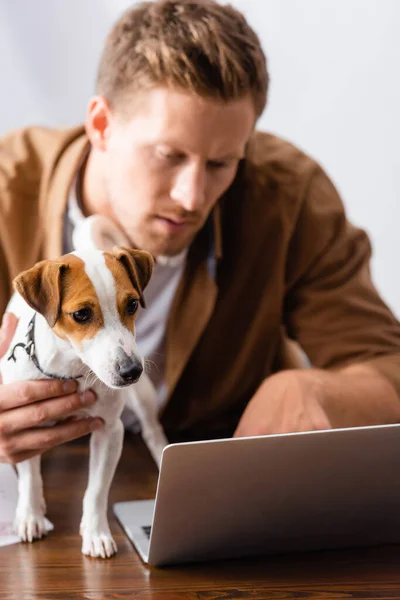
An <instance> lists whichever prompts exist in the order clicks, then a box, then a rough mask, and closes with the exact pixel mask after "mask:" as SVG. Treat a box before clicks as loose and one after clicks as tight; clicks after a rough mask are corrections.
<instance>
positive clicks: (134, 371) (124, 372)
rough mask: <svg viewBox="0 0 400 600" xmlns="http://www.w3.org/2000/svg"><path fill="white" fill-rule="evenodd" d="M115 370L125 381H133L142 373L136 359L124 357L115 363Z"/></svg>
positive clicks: (141, 368)
mask: <svg viewBox="0 0 400 600" xmlns="http://www.w3.org/2000/svg"><path fill="white" fill-rule="evenodd" d="M117 371H118V373H119V374H120V376H121V377H122V379H123V380H124V381H125V382H126V383H134V382H135V381H137V380H138V379H139V377H140V376H141V374H142V373H143V367H142V365H141V364H140V362H139V361H138V360H137V359H134V360H132V359H130V358H126V359H125V360H123V361H122V362H120V363H119V364H118V365H117Z"/></svg>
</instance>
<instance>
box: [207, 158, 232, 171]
mask: <svg viewBox="0 0 400 600" xmlns="http://www.w3.org/2000/svg"><path fill="white" fill-rule="evenodd" d="M229 166H230V164H229V163H227V162H224V161H222V160H209V161H208V168H209V169H226V167H229Z"/></svg>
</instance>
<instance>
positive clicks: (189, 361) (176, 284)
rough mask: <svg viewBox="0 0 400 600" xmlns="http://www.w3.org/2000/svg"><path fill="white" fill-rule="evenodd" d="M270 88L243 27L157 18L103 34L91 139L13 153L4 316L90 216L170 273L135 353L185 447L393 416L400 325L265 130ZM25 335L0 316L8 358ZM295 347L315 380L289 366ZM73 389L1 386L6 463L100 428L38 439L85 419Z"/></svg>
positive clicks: (342, 225) (350, 230) (286, 148)
mask: <svg viewBox="0 0 400 600" xmlns="http://www.w3.org/2000/svg"><path fill="white" fill-rule="evenodd" d="M267 90H268V74H267V69H266V63H265V57H264V54H263V52H262V50H261V48H260V44H259V40H258V38H257V36H256V35H255V33H254V32H253V31H252V29H251V28H250V27H249V26H248V24H247V23H246V21H245V20H244V18H243V16H242V15H241V14H240V13H238V12H237V11H235V10H234V9H233V8H231V7H229V6H221V5H219V4H217V3H216V2H214V1H213V0H203V1H197V2H192V1H189V0H160V1H158V2H148V3H143V4H139V5H136V6H134V7H133V8H132V9H131V10H130V11H128V12H127V13H126V14H125V15H124V16H123V17H122V18H121V19H120V21H119V22H118V23H117V24H116V25H115V27H114V28H113V30H112V31H111V33H110V34H109V37H108V39H107V42H106V45H105V49H104V53H103V56H102V58H101V61H100V67H99V73H98V79H97V90H96V92H97V93H96V96H94V97H93V98H92V99H91V101H90V103H89V107H88V112H87V117H86V122H85V130H86V133H85V131H84V130H83V129H80V128H79V129H75V130H73V131H49V130H44V129H38V128H34V129H28V130H25V131H22V132H16V133H13V134H11V135H10V136H8V137H6V138H5V139H4V140H3V141H2V143H1V147H0V167H1V168H0V211H1V220H0V239H1V247H0V277H1V281H2V286H1V291H0V312H1V313H2V312H3V311H4V310H5V307H6V303H7V301H8V298H9V296H10V294H11V280H12V278H13V277H14V276H15V275H16V274H17V273H18V272H19V271H21V270H22V269H25V268H28V267H29V266H31V265H32V264H34V262H36V261H37V260H38V259H40V258H55V257H57V256H58V255H60V254H61V253H62V252H63V251H69V250H71V249H72V242H71V236H72V235H73V231H74V228H75V227H79V226H80V224H81V223H82V222H83V221H84V218H85V217H87V216H89V215H91V214H100V215H103V216H105V217H108V218H109V219H110V220H111V221H112V222H114V224H115V225H117V226H118V228H119V229H120V230H121V232H123V233H124V234H125V235H126V236H127V238H128V239H129V241H130V243H131V245H132V246H135V247H139V248H142V249H145V250H148V251H150V252H152V253H153V254H154V255H155V256H156V257H163V259H165V257H167V260H166V261H165V260H162V261H161V260H160V261H159V262H158V264H159V265H160V266H159V272H158V274H157V273H156V274H155V276H154V278H153V279H154V283H153V291H151V292H150V302H149V301H148V308H147V309H146V311H144V312H143V313H142V316H140V315H139V317H138V319H139V320H138V338H139V339H138V343H139V346H141V347H142V349H143V346H142V345H141V344H142V342H141V339H140V338H141V337H142V338H143V340H144V341H145V342H146V344H147V349H148V352H147V354H148V355H149V356H150V358H151V359H152V360H153V361H154V362H155V363H156V364H155V367H156V368H154V369H153V371H152V378H153V383H154V385H155V386H156V388H157V392H158V396H159V401H160V415H161V421H162V423H163V425H164V427H165V429H166V433H167V435H168V436H169V437H170V439H173V440H176V439H193V438H200V437H218V436H221V435H232V434H234V435H240V436H247V435H255V434H264V433H272V432H284V431H296V430H311V429H320V428H329V427H339V426H357V425H365V424H377V423H389V422H396V421H398V420H399V419H400V399H399V393H400V326H399V324H398V322H397V321H396V319H395V318H394V317H393V315H392V314H391V313H390V311H389V310H388V308H387V307H386V306H385V305H384V304H383V302H382V301H381V299H380V298H379V296H378V294H377V293H376V291H375V289H374V287H373V285H372V283H371V281H370V276H369V267H368V261H369V256H370V246H369V243H368V240H367V238H366V236H365V234H364V233H363V232H361V231H359V230H357V229H355V228H354V227H352V226H351V225H350V224H349V223H348V222H347V221H346V218H345V215H344V211H343V206H342V203H341V201H340V199H339V197H338V195H337V193H336V191H335V189H334V187H333V186H332V184H331V183H330V181H329V180H328V178H327V176H326V175H325V174H324V172H323V171H322V169H321V168H320V167H319V166H318V165H317V164H316V163H315V162H314V161H313V160H312V159H310V158H309V157H307V156H305V155H304V154H303V153H301V152H300V151H299V150H297V149H296V148H294V147H293V146H291V145H290V144H288V143H287V142H284V141H282V140H280V139H278V138H276V137H274V136H271V135H267V134H262V133H256V132H255V131H254V128H255V124H256V121H257V118H258V117H259V116H260V114H261V112H262V110H263V108H264V106H265V102H266V97H267ZM168 257H169V258H168ZM152 281H153V280H152ZM151 283H152V282H151ZM148 315H149V316H148ZM140 319H142V325H141V321H140ZM12 329H13V317H12V316H6V319H5V325H4V327H3V330H2V336H3V341H2V347H0V350H2V351H3V352H4V351H5V349H6V348H7V345H8V342H9V339H10V335H11V331H12ZM286 336H290V337H291V338H293V339H294V340H296V341H297V342H298V343H299V345H300V346H301V347H302V348H303V349H304V351H305V352H306V354H307V355H308V357H309V359H310V361H311V368H310V369H293V368H292V369H289V370H284V367H285V366H287V362H285V354H286V353H287V347H288V345H287V342H286V339H287V338H286ZM70 386H71V387H70V388H69V389H67V388H63V384H62V383H61V382H58V381H36V382H28V383H20V384H13V385H8V386H2V387H1V388H0V460H3V461H4V460H5V461H10V462H18V461H20V460H23V459H24V458H28V457H30V456H33V455H34V454H37V453H41V452H43V451H44V450H46V449H48V448H50V447H52V446H54V445H56V444H59V443H62V442H64V441H66V440H68V439H72V438H75V437H78V436H80V435H83V434H85V433H87V432H88V431H90V430H91V429H92V428H94V427H101V423H99V422H97V421H96V420H95V421H92V422H71V421H69V420H68V419H67V420H64V421H63V422H61V423H59V424H58V425H56V426H55V427H48V428H45V429H44V430H43V429H40V428H38V427H37V426H38V425H40V424H41V423H43V422H46V421H49V420H60V419H65V418H66V417H68V415H69V414H70V413H71V412H72V411H73V410H75V409H76V408H77V406H79V404H80V402H81V399H80V398H78V396H77V394H76V393H75V390H76V384H75V383H74V382H70ZM84 401H86V402H90V403H93V402H95V398H94V397H93V395H92V396H90V394H88V395H87V397H86V399H85V400H84Z"/></svg>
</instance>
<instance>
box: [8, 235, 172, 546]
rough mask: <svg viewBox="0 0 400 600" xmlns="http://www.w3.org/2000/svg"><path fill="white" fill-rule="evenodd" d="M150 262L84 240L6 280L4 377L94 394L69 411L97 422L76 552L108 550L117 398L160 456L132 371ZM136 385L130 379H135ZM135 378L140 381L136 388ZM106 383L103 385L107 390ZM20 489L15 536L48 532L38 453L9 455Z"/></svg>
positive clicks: (152, 417) (147, 405) (149, 400)
mask: <svg viewBox="0 0 400 600" xmlns="http://www.w3.org/2000/svg"><path fill="white" fill-rule="evenodd" d="M152 269H153V258H152V256H151V254H149V253H147V252H143V251H139V250H128V249H126V248H123V247H115V248H114V249H113V250H112V251H111V252H104V251H101V250H95V249H87V250H82V251H78V252H73V253H71V254H66V255H64V256H62V257H61V258H60V259H58V260H53V261H42V262H40V263H38V264H36V265H35V266H34V267H33V268H31V269H29V270H28V271H24V272H23V273H21V274H20V275H19V276H18V277H16V279H15V280H14V287H15V289H16V291H17V293H15V294H14V295H13V297H12V299H11V301H10V304H9V306H8V310H10V311H12V312H13V313H15V314H16V315H17V317H18V318H19V322H18V327H17V330H16V332H15V335H14V338H13V341H12V343H11V345H10V349H9V351H8V353H7V354H6V356H5V357H4V358H3V359H2V361H1V372H2V375H3V381H4V383H10V382H13V381H21V380H29V379H42V378H48V377H54V378H61V379H63V378H65V379H70V378H77V381H78V382H79V387H80V391H82V392H83V391H84V390H85V389H87V388H88V387H91V388H92V389H93V390H94V391H95V392H96V394H97V401H96V403H95V404H94V405H93V406H91V407H86V408H85V407H84V406H82V409H81V410H79V411H78V412H76V413H75V414H76V415H77V416H78V417H83V416H85V417H86V416H99V417H102V418H103V420H104V422H105V425H104V427H103V428H101V429H100V430H96V431H94V432H93V433H92V435H91V441H90V461H89V482H88V487H87V489H86V493H85V496H84V500H83V515H82V521H81V527H80V533H81V535H82V538H83V543H82V552H83V554H87V555H90V556H99V557H100V556H101V557H102V558H106V557H109V556H111V555H112V554H114V553H115V552H116V549H117V548H116V544H115V542H114V540H113V538H112V535H111V532H110V529H109V525H108V520H107V505H108V493H109V488H110V484H111V481H112V478H113V476H114V472H115V468H116V465H117V463H118V460H119V457H120V453H121V449H122V442H123V425H122V422H121V419H120V416H121V413H122V410H123V407H124V404H126V403H130V404H131V407H132V408H133V410H134V412H135V413H136V415H137V417H138V419H139V422H140V424H141V428H142V435H143V438H144V439H145V441H146V443H147V445H148V447H149V449H150V451H151V453H152V454H153V457H154V458H155V460H156V462H157V463H158V464H159V462H160V459H161V453H162V449H163V448H164V446H165V445H166V444H167V440H166V438H165V436H164V433H163V430H162V428H161V426H160V424H159V422H158V418H157V406H156V403H155V401H154V397H153V395H152V394H151V390H150V392H149V393H147V392H148V390H147V389H146V386H147V385H148V382H149V380H148V379H147V377H145V376H144V377H142V378H141V379H139V378H140V376H141V374H142V371H143V367H144V360H143V358H142V356H141V355H140V353H139V350H138V348H137V345H136V342H135V314H136V311H137V308H138V305H139V304H141V305H143V304H144V301H143V290H144V288H145V287H146V285H147V283H148V281H149V279H150V276H151V273H152ZM136 382H137V384H136V385H132V384H135V383H136ZM140 386H142V387H141V389H140ZM110 388H111V390H113V391H111V390H110ZM17 470H18V475H19V498H18V505H17V511H16V518H15V531H16V533H17V535H19V536H20V538H21V539H22V540H23V541H32V540H33V539H36V538H41V537H42V536H43V535H44V534H45V533H46V527H45V519H44V515H45V502H44V497H43V484H42V478H41V474H40V457H35V458H32V459H29V460H26V461H23V462H21V463H19V464H17Z"/></svg>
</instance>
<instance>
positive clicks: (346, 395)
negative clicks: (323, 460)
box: [234, 363, 400, 437]
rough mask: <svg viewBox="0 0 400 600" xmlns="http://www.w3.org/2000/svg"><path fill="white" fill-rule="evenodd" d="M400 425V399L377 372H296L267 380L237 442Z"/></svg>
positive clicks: (359, 367)
mask: <svg viewBox="0 0 400 600" xmlns="http://www.w3.org/2000/svg"><path fill="white" fill-rule="evenodd" d="M398 422H400V399H399V397H398V395H397V393H396V391H395V389H394V387H393V386H392V385H391V383H389V381H388V380H387V379H386V378H385V377H384V376H383V375H381V373H379V372H378V371H377V370H376V369H375V368H374V367H372V366H370V365H368V363H365V364H355V365H351V366H348V367H346V368H343V369H340V370H339V369H338V370H336V371H325V370H322V369H293V370H287V371H281V372H280V373H276V374H275V375H272V376H271V377H269V378H268V379H266V380H265V381H264V382H263V383H262V385H261V386H260V387H259V389H258V390H257V392H256V393H255V395H254V396H253V398H252V399H251V400H250V402H249V403H248V405H247V407H246V409H245V411H244V413H243V415H242V417H241V419H240V421H239V424H238V427H237V429H236V431H235V434H234V436H235V437H247V436H252V435H266V434H271V433H288V432H294V431H313V430H317V429H331V428H337V427H361V426H364V425H380V424H383V423H398Z"/></svg>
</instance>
